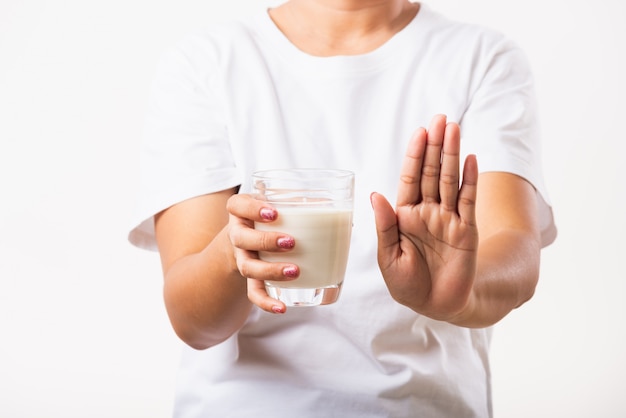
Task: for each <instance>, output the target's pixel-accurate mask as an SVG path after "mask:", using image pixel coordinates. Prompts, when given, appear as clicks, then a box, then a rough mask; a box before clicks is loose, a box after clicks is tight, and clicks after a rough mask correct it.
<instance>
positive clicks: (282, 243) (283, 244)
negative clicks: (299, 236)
mask: <svg viewBox="0 0 626 418" xmlns="http://www.w3.org/2000/svg"><path fill="white" fill-rule="evenodd" d="M294 245H296V241H295V240H294V239H293V238H291V237H282V238H278V246H279V247H280V248H284V249H290V248H293V247H294Z"/></svg>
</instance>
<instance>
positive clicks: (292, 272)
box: [283, 266, 298, 277]
mask: <svg viewBox="0 0 626 418" xmlns="http://www.w3.org/2000/svg"><path fill="white" fill-rule="evenodd" d="M283 274H284V275H285V276H286V277H298V268H297V267H295V266H289V267H285V268H284V269H283Z"/></svg>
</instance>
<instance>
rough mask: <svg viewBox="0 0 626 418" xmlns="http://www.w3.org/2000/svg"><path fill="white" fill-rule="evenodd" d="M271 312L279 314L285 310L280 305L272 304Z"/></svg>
mask: <svg viewBox="0 0 626 418" xmlns="http://www.w3.org/2000/svg"><path fill="white" fill-rule="evenodd" d="M272 312H274V313H278V314H281V313H285V310H284V309H283V308H282V306H280V305H274V306H272Z"/></svg>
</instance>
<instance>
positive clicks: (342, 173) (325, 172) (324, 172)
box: [252, 168, 354, 179]
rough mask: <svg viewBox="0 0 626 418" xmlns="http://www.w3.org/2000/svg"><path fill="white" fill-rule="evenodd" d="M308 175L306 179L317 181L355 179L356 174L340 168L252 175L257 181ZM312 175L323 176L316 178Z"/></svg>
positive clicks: (298, 169) (267, 172)
mask: <svg viewBox="0 0 626 418" xmlns="http://www.w3.org/2000/svg"><path fill="white" fill-rule="evenodd" d="M279 174H280V175H279ZM298 174H299V175H302V174H308V176H305V177H304V178H309V179H312V178H315V179H341V178H350V177H354V172H353V171H350V170H345V169H339V168H270V169H267V170H257V171H254V172H253V173H252V177H253V178H255V179H276V178H284V177H285V175H287V176H288V175H298ZM311 174H321V175H316V176H314V177H312V176H310V175H311Z"/></svg>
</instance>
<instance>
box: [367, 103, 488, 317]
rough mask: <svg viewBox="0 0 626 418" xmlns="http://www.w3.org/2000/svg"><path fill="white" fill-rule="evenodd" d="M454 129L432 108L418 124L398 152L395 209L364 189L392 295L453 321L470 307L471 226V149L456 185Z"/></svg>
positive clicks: (474, 238) (474, 239) (474, 173)
mask: <svg viewBox="0 0 626 418" xmlns="http://www.w3.org/2000/svg"><path fill="white" fill-rule="evenodd" d="M459 155H460V131H459V127H458V125H457V124H455V123H447V121H446V117H445V116H443V115H438V116H435V117H434V118H433V120H432V121H431V124H430V127H429V129H428V131H426V130H425V129H423V128H420V129H418V130H417V131H416V132H415V134H414V136H413V137H412V139H411V141H410V143H409V146H408V148H407V152H406V156H405V158H404V161H403V164H402V168H401V176H400V182H399V187H398V200H397V203H396V208H395V210H394V209H393V207H392V206H391V205H390V204H389V202H388V201H387V200H386V199H385V198H384V197H383V196H382V195H380V194H378V193H373V194H372V196H371V201H372V207H373V208H374V214H375V218H376V229H377V234H378V264H379V267H380V270H381V272H382V274H383V277H384V279H385V282H386V284H387V287H388V289H389V291H390V293H391V295H392V297H393V298H394V299H395V300H396V301H398V302H399V303H401V304H403V305H406V306H408V307H410V308H411V309H413V310H415V311H416V312H418V313H421V314H423V315H426V316H429V317H431V318H433V319H438V320H444V321H450V322H454V321H455V319H456V318H458V317H459V316H462V315H464V314H467V313H468V311H469V310H471V305H472V304H471V294H472V286H473V283H474V279H475V276H476V265H477V253H478V229H477V227H476V215H475V206H476V189H477V181H478V167H477V164H476V158H475V156H473V155H472V156H469V157H468V158H467V159H466V161H465V164H464V169H463V181H462V184H461V186H460V187H459V179H460V175H459V171H460V170H459V165H460V161H459V159H460V157H459Z"/></svg>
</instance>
